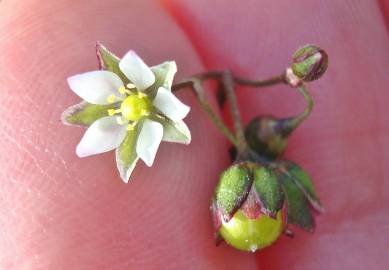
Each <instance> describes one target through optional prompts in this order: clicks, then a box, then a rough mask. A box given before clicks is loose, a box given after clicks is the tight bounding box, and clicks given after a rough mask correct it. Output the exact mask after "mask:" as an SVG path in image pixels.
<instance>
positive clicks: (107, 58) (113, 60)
mask: <svg viewBox="0 0 389 270" xmlns="http://www.w3.org/2000/svg"><path fill="white" fill-rule="evenodd" d="M96 54H97V59H98V61H99V68H100V69H102V70H108V71H111V72H113V73H115V74H116V75H118V76H119V77H120V79H121V80H122V82H123V84H124V85H127V84H128V83H130V80H129V79H128V78H127V77H126V75H124V73H123V72H122V71H121V70H120V68H119V62H120V58H119V57H117V56H116V55H115V54H113V53H112V52H110V51H109V50H108V49H107V48H105V47H104V46H103V45H102V44H101V43H99V42H97V44H96Z"/></svg>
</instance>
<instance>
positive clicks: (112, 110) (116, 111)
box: [108, 109, 122, 116]
mask: <svg viewBox="0 0 389 270" xmlns="http://www.w3.org/2000/svg"><path fill="white" fill-rule="evenodd" d="M121 112H122V110H121V109H116V110H115V109H109V110H108V115H109V116H112V115H115V114H117V113H121Z"/></svg>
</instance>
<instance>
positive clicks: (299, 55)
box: [291, 45, 328, 82]
mask: <svg viewBox="0 0 389 270" xmlns="http://www.w3.org/2000/svg"><path fill="white" fill-rule="evenodd" d="M327 66H328V55H327V53H326V52H325V51H324V50H323V49H321V48H319V47H317V46H314V45H305V46H304V47H302V48H300V49H298V50H297V51H296V52H295V53H294V54H293V59H292V65H291V68H292V71H293V73H294V75H296V77H297V78H299V79H301V80H303V81H305V82H310V81H313V80H317V79H319V78H320V77H321V76H322V75H323V74H324V73H325V71H326V70H327Z"/></svg>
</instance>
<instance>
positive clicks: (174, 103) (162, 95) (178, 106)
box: [153, 87, 190, 122]
mask: <svg viewBox="0 0 389 270" xmlns="http://www.w3.org/2000/svg"><path fill="white" fill-rule="evenodd" d="M153 104H154V106H155V107H157V109H159V110H160V111H161V112H162V113H163V114H164V115H166V116H167V117H168V118H169V119H171V120H172V121H174V122H178V121H180V120H182V119H184V118H185V117H186V116H187V115H188V113H189V111H190V107H189V106H187V105H185V104H184V103H182V102H181V100H179V99H178V98H177V97H176V96H175V95H174V94H173V93H172V92H170V91H169V90H167V89H165V88H163V87H160V88H158V92H157V95H156V96H155V99H154V101H153Z"/></svg>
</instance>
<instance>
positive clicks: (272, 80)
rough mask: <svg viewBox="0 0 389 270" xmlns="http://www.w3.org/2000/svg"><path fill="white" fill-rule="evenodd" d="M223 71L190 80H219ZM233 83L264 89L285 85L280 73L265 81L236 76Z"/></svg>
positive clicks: (201, 75) (173, 88) (176, 87)
mask: <svg viewBox="0 0 389 270" xmlns="http://www.w3.org/2000/svg"><path fill="white" fill-rule="evenodd" d="M223 74H224V71H216V70H213V71H207V72H203V73H199V74H196V75H194V76H193V77H192V78H197V79H199V80H201V81H205V80H208V79H214V80H221V79H222V77H223ZM233 81H234V82H235V83H236V84H238V85H246V86H251V87H266V86H272V85H276V84H280V83H286V79H285V73H282V74H280V75H278V76H275V77H272V78H268V79H265V80H249V79H243V78H240V77H238V76H233ZM188 82H189V83H190V81H188V80H186V81H183V82H180V83H177V84H175V85H173V86H172V90H173V91H177V90H180V89H182V88H184V87H187V86H189V85H188Z"/></svg>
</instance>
